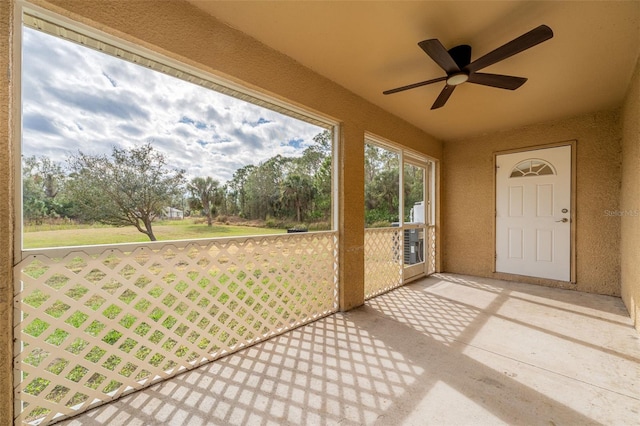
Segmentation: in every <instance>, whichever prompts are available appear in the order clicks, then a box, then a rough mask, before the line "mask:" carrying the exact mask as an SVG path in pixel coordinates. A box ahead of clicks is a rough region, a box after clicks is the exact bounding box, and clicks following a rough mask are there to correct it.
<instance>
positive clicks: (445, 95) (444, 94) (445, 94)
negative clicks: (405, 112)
mask: <svg viewBox="0 0 640 426" xmlns="http://www.w3.org/2000/svg"><path fill="white" fill-rule="evenodd" d="M455 88H456V86H450V85H448V84H447V85H446V86H444V89H442V91H441V92H440V94H439V95H438V99H436V101H435V102H434V103H433V105H431V109H438V108H441V107H443V106H444V104H446V103H447V100H449V96H451V94H452V93H453V91H454V90H455Z"/></svg>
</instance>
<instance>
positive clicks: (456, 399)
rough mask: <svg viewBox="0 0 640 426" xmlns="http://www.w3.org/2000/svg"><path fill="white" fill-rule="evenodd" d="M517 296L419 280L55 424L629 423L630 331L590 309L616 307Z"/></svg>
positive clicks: (554, 296)
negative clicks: (356, 307) (363, 304)
mask: <svg viewBox="0 0 640 426" xmlns="http://www.w3.org/2000/svg"><path fill="white" fill-rule="evenodd" d="M528 287H529V286H527V285H522V284H514V283H505V282H502V281H496V280H485V279H476V278H472V277H462V276H454V275H448V274H445V275H439V276H437V277H430V278H428V279H425V280H421V281H418V282H416V283H413V284H410V285H407V286H405V287H402V288H399V289H397V290H395V291H393V292H390V293H387V294H385V295H382V296H379V297H377V298H375V299H372V300H370V301H369V302H367V304H366V306H364V307H361V308H359V309H356V310H353V311H350V312H347V313H343V314H335V315H332V316H330V317H327V318H324V319H322V320H319V321H317V322H315V323H312V324H309V325H307V326H304V327H301V328H298V329H296V330H293V331H291V332H288V333H286V334H284V335H281V336H278V337H276V338H273V339H271V340H269V341H266V342H263V343H260V344H258V345H255V346H253V347H251V348H248V349H245V350H242V351H240V352H238V353H236V354H233V355H230V356H228V357H226V358H224V359H221V360H218V361H216V362H214V363H211V364H208V365H205V366H202V367H200V368H198V369H195V370H193V371H191V372H188V373H185V374H182V375H180V376H178V377H175V378H173V379H170V380H168V381H166V382H163V383H160V384H157V385H154V386H152V387H150V388H147V389H144V390H142V391H139V392H136V393H134V394H131V395H129V396H126V397H124V398H122V399H120V400H118V401H115V402H112V403H110V404H107V405H104V406H102V407H98V408H96V409H94V410H91V411H89V412H87V413H85V414H82V415H80V416H78V417H76V418H75V419H71V420H68V421H66V422H64V423H63V424H67V425H107V424H108V425H114V424H126V425H136V424H140V425H190V426H191V425H198V424H211V425H213V424H225V425H227V424H239V425H240V424H242V425H271V424H273V425H276V424H277V425H282V424H292V425H293V424H296V425H297V424H305V425H316V424H318V425H319V424H381V425H391V424H415V425H418V424H420V425H422V424H500V423H509V424H527V425H529V424H545V425H549V424H581V425H586V424H630V423H635V422H637V419H638V418H639V416H640V413H639V407H640V397H638V395H639V394H640V389H639V388H638V386H640V384H638V383H640V380H638V379H639V378H640V369H639V367H638V365H639V364H638V359H640V343H639V340H638V336H637V333H636V332H635V330H634V329H633V328H632V327H631V326H630V321H629V320H628V321H626V322H625V321H624V318H621V319H619V320H620V322H616V321H610V320H611V318H610V317H609V316H608V315H609V314H613V315H616V316H617V315H618V313H617V312H607V310H606V309H604V310H603V309H600V308H597V307H595V306H596V305H598V303H603V304H605V305H607V304H610V305H611V306H612V307H613V308H614V309H613V310H614V311H615V310H618V309H620V304H621V302H620V303H618V304H616V303H615V301H613V302H612V301H611V300H609V299H607V300H604V301H603V299H601V298H602V297H604V296H595V295H587V296H588V297H587V299H585V300H583V301H581V303H580V304H579V305H576V306H573V305H571V304H570V303H571V302H570V301H571V294H575V292H566V293H568V294H565V292H563V291H562V290H556V289H548V288H543V289H542V291H541V290H539V289H537V288H536V289H529V288H528ZM559 292H560V293H561V294H559ZM579 297H583V296H582V295H579ZM598 300H600V302H598ZM618 302H619V300H618ZM590 304H592V305H593V306H590ZM598 306H599V305H598ZM622 309H624V308H622Z"/></svg>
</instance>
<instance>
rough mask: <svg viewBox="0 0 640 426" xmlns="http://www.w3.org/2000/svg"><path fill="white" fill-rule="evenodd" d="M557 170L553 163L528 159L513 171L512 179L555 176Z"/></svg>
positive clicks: (517, 165)
mask: <svg viewBox="0 0 640 426" xmlns="http://www.w3.org/2000/svg"><path fill="white" fill-rule="evenodd" d="M555 174H556V170H555V168H554V167H553V165H552V164H551V163H548V162H546V161H544V160H540V159H537V158H532V159H527V160H524V161H521V162H519V163H518V164H516V166H515V167H514V168H513V169H512V170H511V174H510V175H509V177H510V178H518V177H525V176H544V175H555Z"/></svg>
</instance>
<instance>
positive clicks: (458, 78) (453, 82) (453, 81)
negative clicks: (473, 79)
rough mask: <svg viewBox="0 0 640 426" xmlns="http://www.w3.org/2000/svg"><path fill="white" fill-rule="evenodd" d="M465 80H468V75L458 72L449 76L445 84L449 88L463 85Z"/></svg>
mask: <svg viewBox="0 0 640 426" xmlns="http://www.w3.org/2000/svg"><path fill="white" fill-rule="evenodd" d="M467 80H469V75H468V74H467V73H464V72H458V73H455V74H451V75H450V76H449V77H447V84H448V85H449V86H457V85H459V84H462V83H464V82H465V81H467Z"/></svg>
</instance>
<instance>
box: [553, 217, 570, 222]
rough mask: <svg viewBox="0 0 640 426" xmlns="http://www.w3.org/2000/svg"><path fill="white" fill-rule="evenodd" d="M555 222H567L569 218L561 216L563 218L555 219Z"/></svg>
mask: <svg viewBox="0 0 640 426" xmlns="http://www.w3.org/2000/svg"><path fill="white" fill-rule="evenodd" d="M556 222H562V223H567V222H569V219H567V218H566V217H563V218H562V219H560V220H556Z"/></svg>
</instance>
